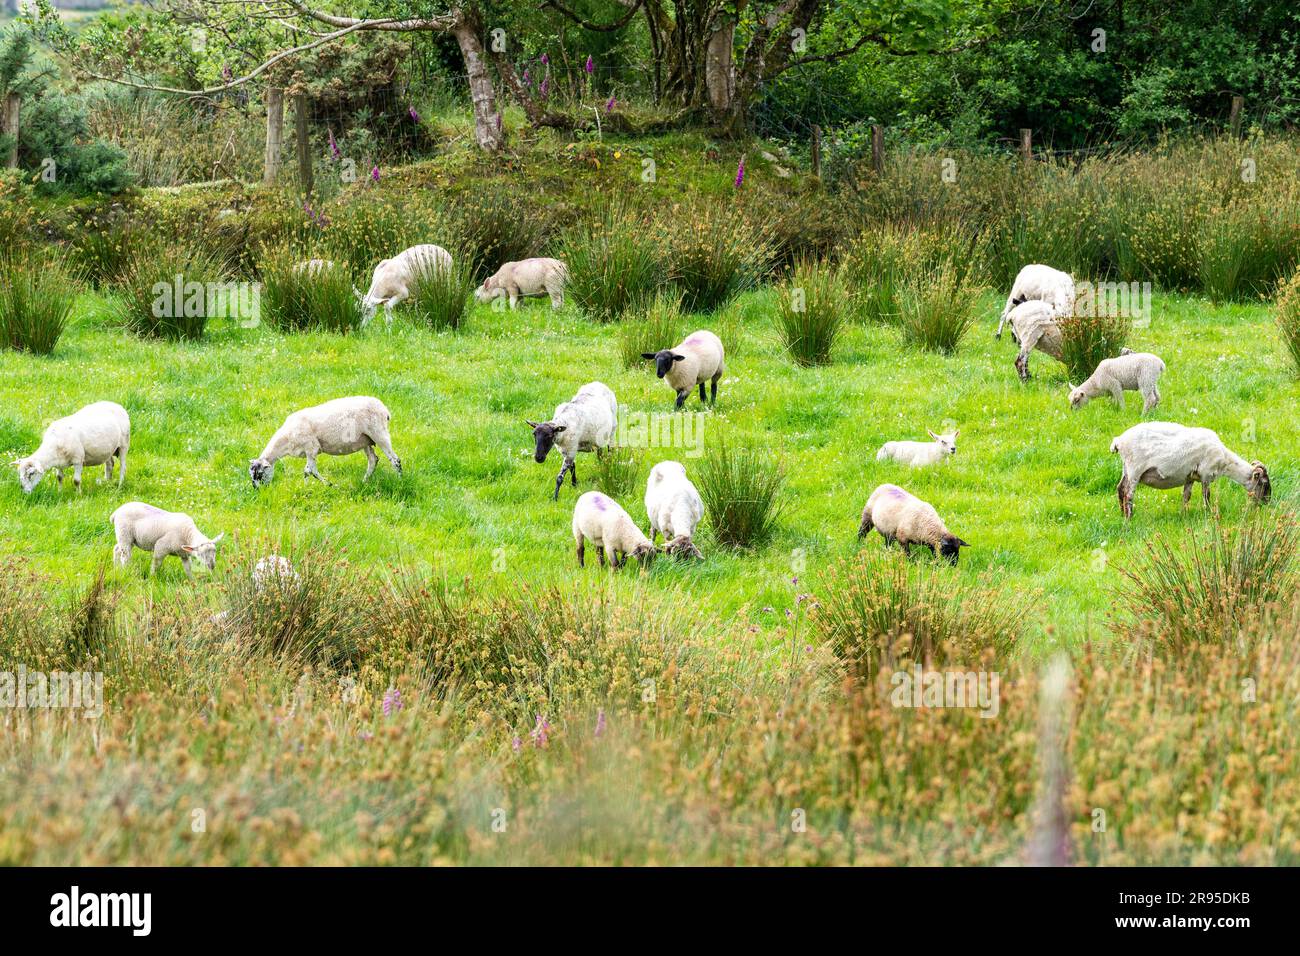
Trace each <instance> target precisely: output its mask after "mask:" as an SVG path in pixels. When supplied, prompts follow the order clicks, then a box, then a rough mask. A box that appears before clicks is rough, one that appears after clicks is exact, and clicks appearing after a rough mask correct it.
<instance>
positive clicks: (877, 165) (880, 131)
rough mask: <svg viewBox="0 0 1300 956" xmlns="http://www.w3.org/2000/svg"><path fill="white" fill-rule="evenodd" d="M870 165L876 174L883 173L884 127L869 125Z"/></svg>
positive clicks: (880, 174) (881, 174)
mask: <svg viewBox="0 0 1300 956" xmlns="http://www.w3.org/2000/svg"><path fill="white" fill-rule="evenodd" d="M871 166H872V168H873V169H875V171H876V175H877V176H883V175H885V128H884V127H883V126H879V125H875V126H872V127H871Z"/></svg>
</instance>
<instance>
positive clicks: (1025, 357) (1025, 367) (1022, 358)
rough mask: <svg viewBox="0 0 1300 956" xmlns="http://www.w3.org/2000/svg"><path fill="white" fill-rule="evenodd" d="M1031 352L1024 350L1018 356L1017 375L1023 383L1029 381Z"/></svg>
mask: <svg viewBox="0 0 1300 956" xmlns="http://www.w3.org/2000/svg"><path fill="white" fill-rule="evenodd" d="M1029 351H1030V350H1029V349H1025V348H1022V349H1021V350H1020V354H1019V355H1017V356H1016V373H1017V374H1018V375H1019V376H1020V381H1022V382H1027V381H1029Z"/></svg>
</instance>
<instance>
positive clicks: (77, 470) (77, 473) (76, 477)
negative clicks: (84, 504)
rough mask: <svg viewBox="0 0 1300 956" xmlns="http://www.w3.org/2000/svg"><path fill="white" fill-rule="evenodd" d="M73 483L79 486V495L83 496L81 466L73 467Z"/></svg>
mask: <svg viewBox="0 0 1300 956" xmlns="http://www.w3.org/2000/svg"><path fill="white" fill-rule="evenodd" d="M72 483H73V484H74V485H76V486H77V494H81V465H80V464H76V465H73V466H72Z"/></svg>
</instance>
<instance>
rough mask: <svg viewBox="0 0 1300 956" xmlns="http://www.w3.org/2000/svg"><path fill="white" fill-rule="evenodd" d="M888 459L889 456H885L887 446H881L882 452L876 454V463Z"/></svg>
mask: <svg viewBox="0 0 1300 956" xmlns="http://www.w3.org/2000/svg"><path fill="white" fill-rule="evenodd" d="M888 457H889V456H888V455H887V454H885V446H884V445H881V446H880V451H878V452H876V461H884V460H885V459H887V458H888Z"/></svg>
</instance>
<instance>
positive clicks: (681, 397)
mask: <svg viewBox="0 0 1300 956" xmlns="http://www.w3.org/2000/svg"><path fill="white" fill-rule="evenodd" d="M689 394H691V390H690V389H689V388H683V389H682V390H681V391H679V392H678V393H677V410H678V411H681V409H682V406H683V405H685V404H686V396H687V395H689Z"/></svg>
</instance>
